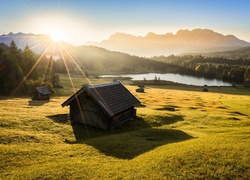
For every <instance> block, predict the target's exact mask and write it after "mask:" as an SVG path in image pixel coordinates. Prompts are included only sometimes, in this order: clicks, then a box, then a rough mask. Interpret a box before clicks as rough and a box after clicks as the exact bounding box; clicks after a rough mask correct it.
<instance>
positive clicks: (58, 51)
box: [12, 31, 92, 95]
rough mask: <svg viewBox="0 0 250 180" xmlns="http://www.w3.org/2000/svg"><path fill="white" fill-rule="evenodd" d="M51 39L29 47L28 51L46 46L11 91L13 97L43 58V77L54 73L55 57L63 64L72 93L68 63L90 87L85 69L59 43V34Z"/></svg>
mask: <svg viewBox="0 0 250 180" xmlns="http://www.w3.org/2000/svg"><path fill="white" fill-rule="evenodd" d="M54 32H55V31H54ZM55 33H56V32H55ZM51 35H52V34H51ZM51 38H53V39H51V40H45V41H43V42H40V43H37V44H35V45H33V46H32V47H30V49H31V50H32V49H34V48H35V47H39V46H43V45H44V44H48V45H47V47H46V48H45V49H44V51H43V52H42V53H41V55H40V56H39V57H38V59H37V60H36V62H35V64H34V65H33V67H32V68H31V69H30V70H29V71H28V73H27V74H24V78H23V80H22V81H21V82H20V83H19V85H18V86H17V88H16V89H15V90H14V91H13V93H12V95H15V93H16V92H17V91H18V90H19V88H20V87H21V86H22V85H23V84H24V82H25V81H26V80H27V79H28V78H29V77H30V75H31V74H32V72H33V71H34V70H35V69H36V68H37V67H38V65H39V63H41V62H42V61H43V59H44V57H46V58H47V59H48V62H47V65H46V68H45V72H42V74H45V75H46V74H49V76H50V75H51V74H52V73H53V71H54V69H53V64H54V62H55V61H56V59H54V57H57V58H58V57H60V59H61V60H62V62H63V65H64V67H65V69H66V72H67V75H68V77H69V79H70V82H71V86H72V89H73V91H74V92H76V89H75V85H74V82H73V81H72V78H71V76H72V74H71V70H70V67H69V64H70V63H73V67H74V68H75V67H76V68H77V69H78V70H79V72H80V73H81V75H82V76H83V78H85V79H86V80H87V82H88V84H90V85H92V82H91V81H90V80H89V78H88V77H87V76H86V74H85V72H86V71H87V69H86V67H85V66H84V65H83V64H81V62H80V61H79V60H78V59H77V58H76V57H75V56H74V55H73V54H72V53H71V51H70V50H69V49H68V48H67V47H66V46H65V45H64V43H63V42H62V41H60V40H61V39H62V37H61V34H57V35H56V34H54V35H53V37H52V36H51ZM48 41H49V42H48ZM44 81H46V79H44Z"/></svg>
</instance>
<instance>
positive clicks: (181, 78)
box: [99, 73, 233, 86]
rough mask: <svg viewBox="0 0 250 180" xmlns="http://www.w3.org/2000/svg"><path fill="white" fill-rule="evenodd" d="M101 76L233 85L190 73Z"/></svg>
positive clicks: (103, 76)
mask: <svg viewBox="0 0 250 180" xmlns="http://www.w3.org/2000/svg"><path fill="white" fill-rule="evenodd" d="M99 77H100V78H113V79H114V80H129V79H131V80H132V81H135V80H136V81H140V80H142V81H152V80H153V81H168V82H173V83H178V84H186V85H194V86H204V85H208V86H232V85H233V84H232V83H230V82H227V81H223V80H221V79H207V78H204V77H196V76H190V75H182V74H175V73H145V74H119V75H118V74H113V75H100V76H99Z"/></svg>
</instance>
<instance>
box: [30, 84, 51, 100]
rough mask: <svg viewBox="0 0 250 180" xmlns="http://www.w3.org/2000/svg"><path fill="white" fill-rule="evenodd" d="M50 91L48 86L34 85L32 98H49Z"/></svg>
mask: <svg viewBox="0 0 250 180" xmlns="http://www.w3.org/2000/svg"><path fill="white" fill-rule="evenodd" d="M50 95H51V92H50V90H49V88H48V87H46V86H44V87H36V88H35V91H34V97H33V100H49V99H50Z"/></svg>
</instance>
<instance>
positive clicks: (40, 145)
mask: <svg viewBox="0 0 250 180" xmlns="http://www.w3.org/2000/svg"><path fill="white" fill-rule="evenodd" d="M73 80H74V84H75V88H76V90H78V89H79V88H80V87H81V84H84V83H86V82H84V80H83V82H82V79H80V78H78V77H73ZM105 81H108V80H105ZM61 82H62V84H63V85H64V86H65V88H64V89H59V90H57V91H58V92H57V95H53V96H52V98H51V100H50V101H45V102H37V101H31V99H30V98H29V97H23V98H15V97H0V129H1V130H0V154H1V158H0V161H1V162H0V179H4V180H5V179H249V177H250V148H249V147H250V111H249V109H250V91H249V90H243V89H235V88H232V87H227V88H224V87H221V88H216V87H211V88H209V92H202V91H201V90H202V88H200V87H191V88H187V87H185V86H183V87H181V86H179V87H178V88H175V87H174V86H167V85H166V86H146V88H145V93H136V92H135V89H136V88H137V86H132V85H128V83H127V82H125V84H126V87H127V88H128V89H129V90H130V91H131V92H132V93H133V94H134V95H135V96H136V97H137V98H138V99H139V100H140V101H141V105H140V106H138V107H137V118H136V119H135V120H133V121H130V122H128V123H126V124H123V125H122V126H119V127H117V128H115V129H114V130H112V131H111V132H105V131H103V130H99V129H95V128H92V127H88V126H84V125H81V124H74V125H71V124H70V121H69V117H68V113H69V108H68V107H64V108H62V107H61V104H62V103H63V102H64V101H65V100H66V99H67V98H68V97H69V95H71V94H72V93H73V92H74V90H73V89H72V88H70V83H69V81H68V79H67V78H66V77H62V78H61ZM76 82H78V84H76ZM91 82H94V83H101V82H104V80H102V79H96V80H91Z"/></svg>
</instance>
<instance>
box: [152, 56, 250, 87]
mask: <svg viewBox="0 0 250 180" xmlns="http://www.w3.org/2000/svg"><path fill="white" fill-rule="evenodd" d="M152 59H153V60H156V61H160V62H165V63H167V64H169V65H175V66H176V67H178V69H176V73H179V74H189V75H193V76H202V77H205V78H216V79H221V80H224V81H229V82H232V83H236V84H241V85H243V86H246V87H250V59H243V58H238V59H226V58H222V57H205V56H201V55H183V56H174V55H170V56H167V57H166V56H157V57H156V56H155V57H153V58H152Z"/></svg>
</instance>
